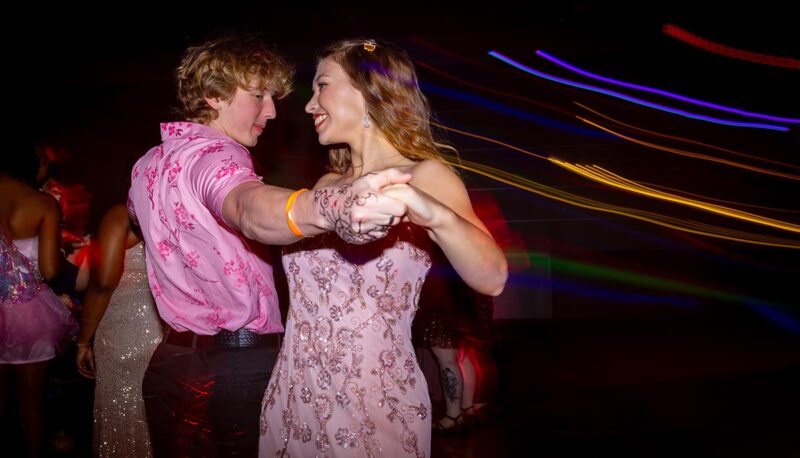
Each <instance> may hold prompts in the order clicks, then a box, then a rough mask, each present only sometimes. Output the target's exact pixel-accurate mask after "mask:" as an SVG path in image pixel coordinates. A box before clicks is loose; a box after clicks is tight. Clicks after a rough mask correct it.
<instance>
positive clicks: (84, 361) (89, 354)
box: [75, 343, 96, 379]
mask: <svg viewBox="0 0 800 458" xmlns="http://www.w3.org/2000/svg"><path fill="white" fill-rule="evenodd" d="M75 364H76V365H77V366H78V372H80V374H81V375H82V376H84V377H86V378H92V379H93V378H94V376H95V372H96V369H95V365H94V349H93V348H92V344H90V343H89V344H80V345H78V353H77V354H76V356H75Z"/></svg>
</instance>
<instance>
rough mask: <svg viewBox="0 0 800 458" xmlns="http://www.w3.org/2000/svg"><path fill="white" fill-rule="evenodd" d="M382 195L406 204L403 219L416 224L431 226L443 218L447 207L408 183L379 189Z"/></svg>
mask: <svg viewBox="0 0 800 458" xmlns="http://www.w3.org/2000/svg"><path fill="white" fill-rule="evenodd" d="M381 192H382V193H383V194H384V195H387V196H389V197H392V198H394V199H397V200H399V201H401V202H403V203H404V204H406V208H407V209H408V210H407V211H406V214H405V216H404V217H403V221H410V222H412V223H414V224H416V225H418V226H422V227H425V228H433V227H435V226H436V225H437V224H440V222H441V221H442V220H443V217H442V215H443V214H444V213H445V212H447V211H448V209H447V208H446V207H445V206H444V205H442V203H441V202H439V201H438V200H436V199H435V198H433V197H431V196H430V195H429V194H428V193H426V192H425V191H422V190H421V189H419V188H416V187H414V186H412V185H409V184H393V185H389V186H386V187H385V188H383V189H381Z"/></svg>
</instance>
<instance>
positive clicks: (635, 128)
mask: <svg viewBox="0 0 800 458" xmlns="http://www.w3.org/2000/svg"><path fill="white" fill-rule="evenodd" d="M572 103H574V104H575V105H578V106H579V107H581V108H583V109H585V110H588V111H590V112H592V113H594V114H596V115H597V116H600V117H602V118H604V119H607V120H609V121H611V122H614V123H617V124H619V125H621V126H624V127H627V128H628V129H632V130H635V131H638V132H644V133H646V134H649V135H654V136H656V137H662V138H669V139H671V140H678V141H682V142H686V143H691V144H693V145H699V146H704V147H706V148H711V149H715V150H717V151H722V152H724V153H729V154H733V155H734V156H740V157H746V158H748V159H753V160H756V161H761V162H768V163H770V164H775V165H780V166H783V167H788V168H792V169H795V170H800V166H798V165H794V164H789V163H786V162H781V161H776V160H773V159H768V158H765V157H759V156H753V155H751V154H745V153H742V152H739V151H734V150H731V149H728V148H723V147H721V146H717V145H711V144H708V143H703V142H699V141H697V140H692V139H690V138H685V137H679V136H677V135H668V134H664V133H661V132H655V131H652V130H647V129H642V128H641V127H637V126H633V125H631V124H626V123H624V122H622V121H620V120H618V119H614V118H612V117H611V116H608V115H605V114H603V113H601V112H599V111H597V110H594V109H592V108H589V107H588V106H586V105H583V104H581V103H578V102H572Z"/></svg>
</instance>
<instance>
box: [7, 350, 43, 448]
mask: <svg viewBox="0 0 800 458" xmlns="http://www.w3.org/2000/svg"><path fill="white" fill-rule="evenodd" d="M48 363H49V361H42V362H39V363H30V364H18V365H15V366H14V375H15V376H16V379H17V392H18V394H19V418H20V421H21V424H22V434H23V435H24V437H25V445H26V449H27V452H28V457H29V458H39V457H41V456H42V444H43V441H44V434H43V429H44V425H43V421H42V414H43V410H44V384H45V379H46V376H47V365H48Z"/></svg>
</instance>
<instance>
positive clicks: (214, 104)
mask: <svg viewBox="0 0 800 458" xmlns="http://www.w3.org/2000/svg"><path fill="white" fill-rule="evenodd" d="M203 98H204V99H205V100H206V103H207V104H208V106H210V107H211V108H213V109H215V110H217V111H219V110H220V108H222V99H221V98H219V97H203Z"/></svg>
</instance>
